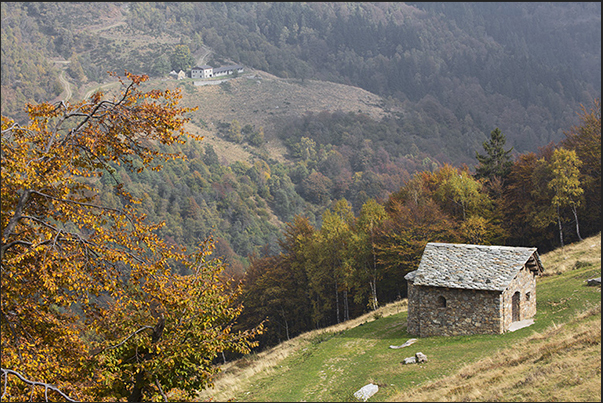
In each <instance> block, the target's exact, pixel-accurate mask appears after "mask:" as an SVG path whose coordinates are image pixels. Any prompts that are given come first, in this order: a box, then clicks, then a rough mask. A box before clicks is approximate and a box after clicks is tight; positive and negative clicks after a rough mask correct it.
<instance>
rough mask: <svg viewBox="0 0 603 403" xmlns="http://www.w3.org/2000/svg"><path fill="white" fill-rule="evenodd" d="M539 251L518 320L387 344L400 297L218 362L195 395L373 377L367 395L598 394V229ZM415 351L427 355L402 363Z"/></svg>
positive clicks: (322, 386)
mask: <svg viewBox="0 0 603 403" xmlns="http://www.w3.org/2000/svg"><path fill="white" fill-rule="evenodd" d="M541 259H542V262H543V266H544V268H545V274H544V276H543V277H541V278H539V279H538V281H537V292H538V296H537V298H538V300H537V303H538V313H537V315H536V317H535V323H534V324H533V325H531V326H529V327H527V328H523V329H520V330H517V331H515V332H508V333H505V334H502V335H480V336H457V337H429V338H423V339H419V340H418V341H417V342H415V343H414V344H412V345H411V346H410V347H406V348H402V349H390V348H389V346H390V345H396V346H397V345H401V344H402V343H404V342H405V341H407V340H408V339H410V338H411V337H412V336H410V335H409V334H408V333H407V332H406V300H403V301H399V302H395V303H391V304H389V305H387V306H384V307H382V308H380V309H379V310H378V311H376V312H374V313H369V314H366V315H364V316H361V317H358V318H356V319H353V320H351V321H349V322H344V323H342V324H340V325H337V326H332V327H330V328H325V329H320V330H315V331H311V332H308V333H304V334H302V335H300V336H298V337H296V338H294V339H292V340H290V341H285V342H283V343H282V344H280V345H278V346H275V347H273V348H271V349H269V350H267V351H265V352H262V353H259V354H257V355H256V354H254V355H250V356H247V357H244V358H241V359H239V360H236V361H232V362H229V363H227V364H225V365H222V370H223V372H222V373H220V374H219V375H218V376H217V378H216V382H215V388H213V389H207V390H205V391H203V392H202V393H200V395H199V398H200V399H201V400H206V399H214V400H217V401H226V400H229V399H232V401H356V399H355V398H354V396H353V393H354V392H356V391H357V390H358V389H360V388H361V387H362V386H364V385H366V384H368V383H370V382H372V383H374V384H377V385H378V386H379V392H378V393H377V394H376V395H375V396H374V397H373V398H371V399H370V400H369V401H467V400H471V401H553V400H564V401H582V402H588V401H599V400H600V399H601V389H600V387H601V370H600V368H601V288H600V286H595V287H589V286H586V280H587V279H590V278H593V277H600V276H601V234H600V233H599V234H598V235H597V236H594V237H591V238H588V239H585V240H584V241H583V242H580V243H576V244H572V245H567V246H565V248H564V249H557V250H555V251H552V252H549V253H547V254H544V255H542V256H541ZM418 351H420V352H423V353H424V354H425V355H427V357H428V362H427V363H424V364H420V365H402V364H401V361H402V360H403V359H404V358H405V357H409V356H414V354H415V353H416V352H418ZM484 384H487V385H488V387H487V388H484V387H483V386H484Z"/></svg>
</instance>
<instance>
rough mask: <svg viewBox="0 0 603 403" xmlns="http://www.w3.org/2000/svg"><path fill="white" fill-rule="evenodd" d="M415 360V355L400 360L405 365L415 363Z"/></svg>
mask: <svg viewBox="0 0 603 403" xmlns="http://www.w3.org/2000/svg"><path fill="white" fill-rule="evenodd" d="M416 362H417V359H416V358H415V357H407V358H405V359H404V361H402V364H404V365H406V364H415V363H416Z"/></svg>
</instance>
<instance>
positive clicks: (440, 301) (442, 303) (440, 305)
mask: <svg viewBox="0 0 603 403" xmlns="http://www.w3.org/2000/svg"><path fill="white" fill-rule="evenodd" d="M438 308H446V298H444V297H443V296H441V295H440V296H439V297H438Z"/></svg>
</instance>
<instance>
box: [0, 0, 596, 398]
mask: <svg viewBox="0 0 603 403" xmlns="http://www.w3.org/2000/svg"><path fill="white" fill-rule="evenodd" d="M559 16H561V17H559ZM597 18H598V19H597ZM560 20H563V21H564V23H563V24H562V23H561V22H560ZM600 34H601V32H600V4H597V3H551V4H548V5H546V6H545V5H544V4H540V3H163V2H159V3H10V2H9V3H6V2H3V3H2V64H1V66H2V70H1V79H2V82H1V84H2V184H1V190H2V201H1V203H2V216H1V228H0V231H1V234H2V242H1V264H2V266H1V273H2V276H1V281H2V300H1V328H2V375H3V380H4V386H3V391H2V396H3V401H4V400H5V398H6V401H17V400H22V399H24V398H27V399H29V396H30V395H31V396H33V397H34V399H40V400H44V399H48V398H47V397H45V396H46V394H50V395H51V396H52V399H64V400H66V401H73V400H82V401H86V400H93V401H147V400H154V401H156V400H178V401H185V400H186V401H188V400H194V399H195V396H196V392H197V391H199V390H201V389H203V388H207V387H208V386H210V385H211V382H212V376H213V375H214V374H215V373H216V372H217V371H219V367H218V364H219V363H221V362H224V361H226V360H231V359H235V358H238V357H241V356H243V355H245V354H248V353H250V352H252V351H256V352H257V351H262V350H264V349H266V348H268V347H270V346H274V345H276V344H278V343H281V342H283V341H285V340H288V339H291V338H293V337H295V336H297V335H299V334H302V333H304V332H307V331H309V330H313V329H319V328H323V327H327V326H330V325H333V324H337V323H341V322H343V321H346V320H350V319H353V318H355V317H358V316H360V315H362V314H365V313H367V312H371V311H373V310H375V309H377V308H378V307H379V306H383V305H384V304H387V303H390V302H392V301H396V300H399V299H402V298H405V297H406V283H405V280H404V275H405V274H407V273H408V272H410V271H413V270H415V269H416V268H417V266H418V263H419V261H420V258H421V254H422V252H423V249H424V247H425V245H426V243H427V242H450V243H471V244H484V245H513V246H535V247H537V248H538V251H539V253H544V252H547V251H550V250H553V249H555V248H558V247H563V246H564V245H568V244H571V243H573V242H576V241H580V240H582V239H583V238H586V237H589V236H592V235H594V234H597V233H599V232H600V230H601V221H600V214H601V105H600V87H601V79H600V65H601V64H600V43H601V42H600V37H601V35H600ZM140 38H144V40H142V39H140ZM199 61H203V63H205V64H209V65H212V66H220V65H226V64H229V63H240V64H242V65H244V66H245V68H246V72H245V73H243V74H241V77H239V76H238V75H237V76H236V77H234V78H232V79H231V80H230V81H227V82H224V83H221V84H219V85H215V86H213V89H205V87H198V86H196V84H194V81H193V80H192V79H184V80H181V81H176V80H172V79H170V78H169V77H168V74H169V73H170V71H172V70H176V71H178V70H183V71H190V68H191V67H194V66H195V65H197V64H200V63H198V62H199ZM262 74H264V76H263V77H266V78H265V79H264V80H263V81H262V80H259V79H258V77H261V76H262ZM247 75H248V76H247ZM269 80H272V81H273V82H284V83H287V85H291V86H296V88H300V90H304V91H310V90H309V88H310V84H309V83H310V82H324V83H336V84H338V85H342V86H347V87H354V88H355V91H360V90H361V91H367V92H368V93H371V94H373V95H374V96H376V97H379V100H380V101H379V102H378V103H377V104H374V105H371V107H372V108H374V109H371V111H374V110H378V111H379V112H380V115H379V116H376V115H375V114H374V113H369V112H367V111H363V110H356V109H357V108H354V109H351V108H348V109H345V107H344V108H343V109H336V110H335V109H328V110H327V109H325V110H317V109H311V108H308V109H302V108H301V107H296V106H297V104H295V102H296V101H295V100H293V99H291V100H290V101H287V102H286V103H283V104H282V105H281V106H282V108H280V110H277V109H276V108H273V109H271V110H270V111H268V112H266V111H263V110H261V108H260V107H259V106H256V107H255V108H256V109H254V106H253V104H254V103H255V104H257V105H259V104H260V101H263V100H261V99H259V97H258V98H256V99H253V98H249V99H240V94H243V90H244V89H246V88H251V86H252V85H253V86H257V87H260V86H264V87H267V86H268V85H269V84H268V83H269ZM64 82H67V84H68V85H70V86H71V87H70V88H71V90H72V91H73V94H75V95H73V96H72V98H71V99H64V96H65V94H66V85H65V84H64ZM325 85H326V84H325ZM254 88H255V87H254ZM310 92H311V91H310ZM258 93H259V92H258ZM82 94H86V95H85V96H82ZM210 96H215V97H217V98H218V99H227V98H228V99H234V100H236V102H237V103H241V104H242V103H249V104H251V105H252V106H251V107H249V110H250V111H251V113H249V114H247V113H243V112H241V113H240V114H237V112H236V110H239V109H236V110H235V108H237V105H236V104H233V103H231V104H227V103H225V104H224V105H225V106H223V109H224V111H220V113H223V114H221V115H218V114H217V112H216V114H214V115H211V114H210V112H209V110H208V108H206V109H204V107H203V103H202V101H201V99H202V98H204V97H207V98H209V97H210ZM344 98H345V97H344ZM366 98H367V99H368V97H366ZM212 99H214V98H212ZM289 107H290V108H289ZM218 109H219V108H218ZM281 110H284V111H281ZM226 112H228V114H226ZM212 113H213V112H212ZM215 116H220V118H216V117H215ZM224 150H235V151H236V152H239V153H240V154H236V155H245V156H246V157H245V158H234V157H232V156H230V155H228V156H226V155H223V154H222V153H223V152H224Z"/></svg>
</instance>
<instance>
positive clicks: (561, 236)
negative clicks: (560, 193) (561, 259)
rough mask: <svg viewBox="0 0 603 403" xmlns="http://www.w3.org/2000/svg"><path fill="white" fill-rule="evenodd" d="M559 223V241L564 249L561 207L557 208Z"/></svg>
mask: <svg viewBox="0 0 603 403" xmlns="http://www.w3.org/2000/svg"><path fill="white" fill-rule="evenodd" d="M557 222H558V223H559V239H560V241H561V249H563V228H562V227H561V216H560V215H559V206H557Z"/></svg>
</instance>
